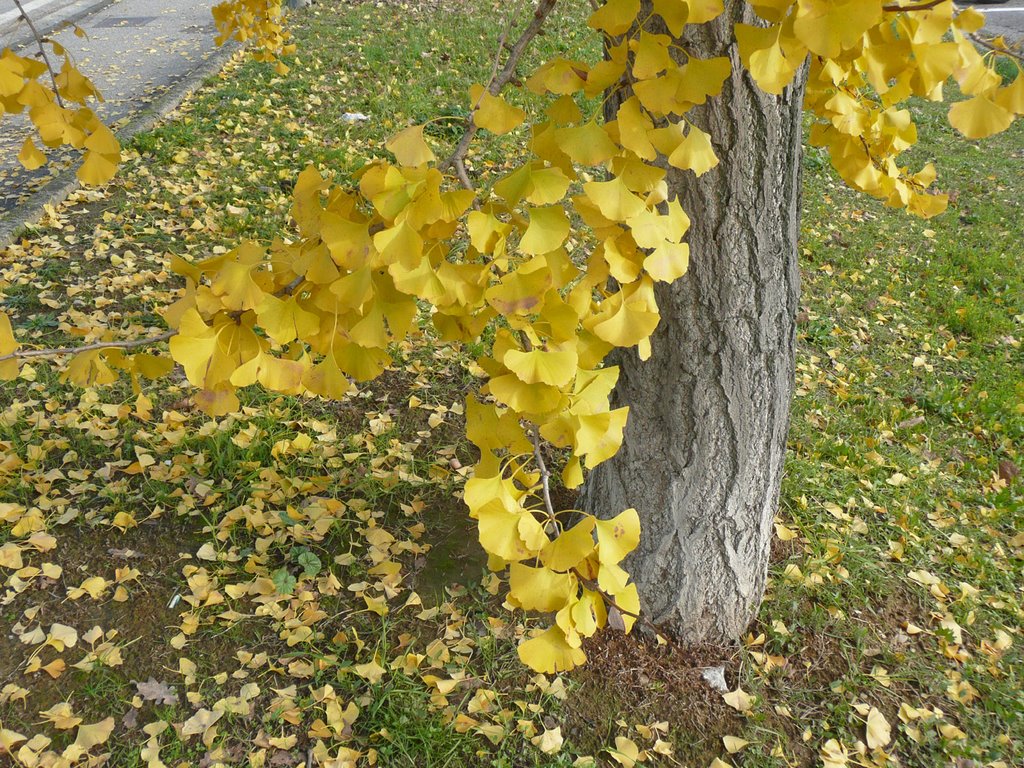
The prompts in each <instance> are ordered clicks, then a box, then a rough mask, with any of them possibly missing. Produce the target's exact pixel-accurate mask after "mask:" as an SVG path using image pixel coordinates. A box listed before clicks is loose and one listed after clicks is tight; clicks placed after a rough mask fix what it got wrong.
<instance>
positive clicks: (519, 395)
mask: <svg viewBox="0 0 1024 768" xmlns="http://www.w3.org/2000/svg"><path fill="white" fill-rule="evenodd" d="M487 386H488V388H489V389H490V390H491V394H493V395H494V397H495V398H497V400H498V402H500V403H503V404H504V405H507V406H509V407H510V408H511V409H512V410H514V411H515V412H516V413H522V414H533V415H541V414H545V413H550V412H552V411H555V410H557V409H558V408H559V407H560V406H561V405H562V403H563V402H564V401H565V396H564V395H563V394H562V393H561V392H560V391H559V390H558V388H557V387H552V386H550V385H548V384H526V383H525V382H523V381H522V380H521V379H520V378H519V377H518V376H516V375H515V374H513V373H509V374H506V375H504V376H496V377H494V378H493V379H491V380H490V381H489V382H488V383H487Z"/></svg>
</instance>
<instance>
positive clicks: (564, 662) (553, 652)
mask: <svg viewBox="0 0 1024 768" xmlns="http://www.w3.org/2000/svg"><path fill="white" fill-rule="evenodd" d="M518 650H519V659H520V661H522V662H523V664H525V665H526V666H528V667H529V668H530V669H532V670H533V671H534V672H543V673H544V674H547V675H554V674H557V673H558V672H567V671H569V670H571V669H573V668H574V667H577V666H579V665H580V664H583V663H585V662H586V660H587V655H586V654H585V653H584V652H583V651H582V650H581V649H580V648H573V647H572V646H571V645H569V643H568V641H567V640H566V639H565V633H564V632H563V631H562V630H561V629H560V628H559V627H557V626H555V627H549V628H548V629H546V630H544V631H543V632H541V633H540V634H539V635H537V636H536V637H532V638H530V639H529V640H527V641H525V642H524V643H522V644H521V645H520V646H519V649H518Z"/></svg>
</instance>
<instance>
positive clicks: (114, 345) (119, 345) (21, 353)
mask: <svg viewBox="0 0 1024 768" xmlns="http://www.w3.org/2000/svg"><path fill="white" fill-rule="evenodd" d="M177 333H178V332H177V331H164V332H163V333H161V334H159V335H158V336H150V337H148V338H145V339H129V340H128V341H97V342H94V343H93V344H83V345H82V346H80V347H56V348H49V349H19V350H17V351H15V352H11V353H10V354H9V355H4V356H2V357H0V363H3V362H6V361H8V360H24V359H26V358H29V357H58V356H60V355H77V354H78V353H79V352H90V351H92V350H94V349H135V348H136V347H145V346H148V345H150V344H157V343H159V342H161V341H167V340H168V339H169V338H171V337H172V336H175V335H177Z"/></svg>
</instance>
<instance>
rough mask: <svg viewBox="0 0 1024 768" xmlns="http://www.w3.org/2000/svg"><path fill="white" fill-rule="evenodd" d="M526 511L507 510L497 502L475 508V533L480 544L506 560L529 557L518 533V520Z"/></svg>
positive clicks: (512, 560)
mask: <svg viewBox="0 0 1024 768" xmlns="http://www.w3.org/2000/svg"><path fill="white" fill-rule="evenodd" d="M523 514H529V513H528V512H509V511H508V510H506V509H505V507H504V506H502V504H501V503H499V502H493V503H491V504H486V505H484V507H483V508H481V509H479V510H477V515H476V516H477V533H478V534H479V536H480V546H482V547H483V548H484V550H485V551H486V552H488V553H490V554H492V555H496V556H498V557H500V558H501V559H502V560H505V561H507V562H510V563H512V562H518V561H520V560H525V559H526V558H528V557H530V551H529V549H528V548H527V546H526V543H525V542H524V541H523V537H522V536H521V535H520V534H519V520H520V518H521V517H522V515H523Z"/></svg>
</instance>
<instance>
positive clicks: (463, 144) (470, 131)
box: [438, 0, 557, 189]
mask: <svg viewBox="0 0 1024 768" xmlns="http://www.w3.org/2000/svg"><path fill="white" fill-rule="evenodd" d="M556 2H557V0H538V2H537V6H536V8H534V9H533V19H531V20H530V23H529V25H528V26H527V27H526V29H524V30H523V33H522V34H521V35H520V36H519V38H518V39H517V40H516V41H515V43H514V44H513V45H512V48H511V49H510V50H509V54H508V59H506V61H505V66H504V67H502V68H501V71H497V72H496V74H495V75H494V76H493V77H492V78H491V82H490V84H489V85H488V86H487V88H486V90H487V92H488V93H490V94H491V95H492V96H497V95H498V94H499V93H501V91H502V89H503V88H504V87H505V86H506V85H508V84H509V82H510V81H511V80H512V78H513V77H515V74H516V68H517V67H518V66H519V59H521V58H522V56H523V53H524V52H525V51H526V49H527V47H529V45H530V43H531V42H532V41H533V38H535V37H536V36H537V35H539V34H540V31H541V29H542V28H543V26H544V22H545V20H546V19H547V17H548V15H549V14H550V13H551V11H552V9H553V8H554V7H555V3H556ZM502 47H503V44H502V45H499V46H498V55H499V56H500V55H501V48H502ZM495 64H497V59H496V60H495ZM495 70H497V66H495ZM477 130H478V127H477V124H476V121H475V120H474V119H473V115H472V114H471V115H470V116H469V124H468V125H467V126H466V130H465V132H464V133H463V134H462V138H461V139H459V143H458V145H457V146H456V147H455V151H454V152H452V154H451V155H450V156H449V157H448V159H447V160H445V161H444V162H442V163H441V164H440V165H439V166H438V170H439V171H441V172H442V173H444V172H445V171H446V170H448V169H449V168H455V172H456V173H457V174H458V175H459V180H460V181H462V184H463V186H465V187H466V188H467V189H473V185H472V183H471V182H470V180H469V174H468V173H467V171H466V153H467V152H469V147H470V145H471V144H472V143H473V137H474V136H476V132H477Z"/></svg>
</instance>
